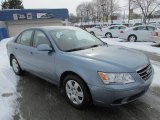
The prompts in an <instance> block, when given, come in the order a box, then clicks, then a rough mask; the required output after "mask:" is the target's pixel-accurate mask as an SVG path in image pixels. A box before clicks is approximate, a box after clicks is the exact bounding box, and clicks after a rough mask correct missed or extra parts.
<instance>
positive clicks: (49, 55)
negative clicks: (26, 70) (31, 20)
mask: <svg viewBox="0 0 160 120" xmlns="http://www.w3.org/2000/svg"><path fill="white" fill-rule="evenodd" d="M41 44H47V45H49V46H50V47H52V45H51V42H50V41H49V39H48V37H47V36H46V34H45V33H44V32H43V31H41V30H35V33H34V37H33V42H32V46H33V47H32V50H31V53H30V54H31V56H30V57H31V59H32V66H33V68H34V69H33V72H34V73H36V74H38V75H39V76H42V77H44V78H47V79H49V80H53V79H54V78H55V64H54V63H55V62H54V60H55V52H49V51H39V50H38V49H37V47H38V45H41ZM52 48H53V47H52ZM51 82H56V81H54V80H53V81H51Z"/></svg>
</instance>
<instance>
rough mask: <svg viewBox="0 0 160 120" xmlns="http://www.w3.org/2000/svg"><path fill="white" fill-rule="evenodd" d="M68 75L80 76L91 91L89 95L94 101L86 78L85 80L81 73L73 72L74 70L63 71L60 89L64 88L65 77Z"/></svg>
mask: <svg viewBox="0 0 160 120" xmlns="http://www.w3.org/2000/svg"><path fill="white" fill-rule="evenodd" d="M68 75H75V76H77V77H79V78H80V79H81V80H83V82H84V84H85V85H86V87H87V90H88V92H89V95H90V98H91V101H92V94H91V92H90V89H89V86H88V85H87V83H86V82H85V80H84V79H83V78H82V77H81V76H80V75H79V74H77V73H76V72H73V71H65V72H63V73H62V74H61V76H60V83H59V88H60V90H62V91H63V89H62V88H63V82H64V78H65V77H67V76H68Z"/></svg>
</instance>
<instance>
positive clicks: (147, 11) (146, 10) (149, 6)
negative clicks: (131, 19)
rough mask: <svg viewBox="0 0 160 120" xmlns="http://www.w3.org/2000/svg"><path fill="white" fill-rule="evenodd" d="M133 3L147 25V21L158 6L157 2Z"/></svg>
mask: <svg viewBox="0 0 160 120" xmlns="http://www.w3.org/2000/svg"><path fill="white" fill-rule="evenodd" d="M134 3H135V5H136V6H138V7H139V8H140V9H141V11H142V15H143V22H144V23H147V19H148V22H149V21H150V18H151V16H152V14H153V12H154V11H155V10H156V9H157V8H158V6H159V5H160V2H159V1H158V0H134Z"/></svg>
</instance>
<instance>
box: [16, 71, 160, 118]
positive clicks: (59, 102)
mask: <svg viewBox="0 0 160 120" xmlns="http://www.w3.org/2000/svg"><path fill="white" fill-rule="evenodd" d="M17 89H18V92H20V93H21V95H22V97H21V98H20V99H19V103H20V111H21V115H22V116H23V118H24V119H26V120H35V119H36V120H52V119H55V120H75V119H76V120H90V119H92V120H97V119H100V120H106V118H107V119H109V120H117V119H118V120H128V119H131V118H132V119H136V120H149V119H148V118H150V117H152V118H154V117H160V113H159V112H157V111H155V110H154V109H153V110H154V113H152V112H151V111H150V110H151V109H148V108H151V107H150V106H149V105H147V104H146V103H145V102H144V101H143V100H141V99H139V100H137V101H135V102H132V103H129V104H127V105H123V106H119V107H107V108H104V107H96V106H90V107H89V108H88V109H85V110H77V109H75V108H73V107H72V106H71V105H70V104H68V103H67V102H66V100H65V99H64V96H63V95H62V94H60V92H59V90H58V89H57V87H56V86H54V85H53V84H51V83H48V82H46V81H45V80H43V79H40V78H38V77H36V76H34V75H31V74H29V73H25V74H24V75H23V76H21V79H20V81H19V83H18V88H17ZM144 111H145V112H144ZM17 118H18V117H17ZM16 120H18V119H16Z"/></svg>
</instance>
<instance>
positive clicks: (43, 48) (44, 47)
mask: <svg viewBox="0 0 160 120" xmlns="http://www.w3.org/2000/svg"><path fill="white" fill-rule="evenodd" d="M37 49H38V50H39V51H52V48H51V47H50V46H49V45H48V44H40V45H38V46H37Z"/></svg>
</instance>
